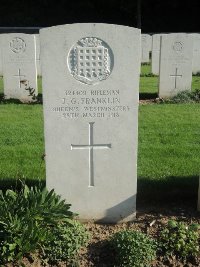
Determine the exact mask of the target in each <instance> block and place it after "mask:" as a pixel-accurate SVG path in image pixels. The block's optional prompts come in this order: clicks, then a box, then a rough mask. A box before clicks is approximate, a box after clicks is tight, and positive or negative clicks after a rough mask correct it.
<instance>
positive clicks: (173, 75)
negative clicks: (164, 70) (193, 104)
mask: <svg viewBox="0 0 200 267" xmlns="http://www.w3.org/2000/svg"><path fill="white" fill-rule="evenodd" d="M170 77H174V78H175V80H174V82H175V84H174V86H175V87H174V89H176V84H177V77H182V75H181V74H178V68H176V72H175V74H172V75H170Z"/></svg>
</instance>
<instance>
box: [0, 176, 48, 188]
mask: <svg viewBox="0 0 200 267" xmlns="http://www.w3.org/2000/svg"><path fill="white" fill-rule="evenodd" d="M24 184H26V185H28V186H29V187H31V186H39V187H41V188H43V187H45V186H46V181H45V180H39V179H29V178H27V179H25V178H23V179H15V178H7V179H1V180H0V190H2V191H6V190H7V189H12V190H16V191H17V190H20V189H21V188H22V187H23V185H24Z"/></svg>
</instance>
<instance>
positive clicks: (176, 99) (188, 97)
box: [161, 89, 200, 104]
mask: <svg viewBox="0 0 200 267" xmlns="http://www.w3.org/2000/svg"><path fill="white" fill-rule="evenodd" d="M161 102H162V103H168V104H173V103H174V104H178V103H199V102H200V89H195V90H194V91H189V90H185V91H182V92H179V93H178V94H177V95H175V96H173V97H172V98H170V99H163V100H162V101H161Z"/></svg>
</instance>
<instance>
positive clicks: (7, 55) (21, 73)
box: [2, 33, 37, 102]
mask: <svg viewBox="0 0 200 267" xmlns="http://www.w3.org/2000/svg"><path fill="white" fill-rule="evenodd" d="M2 36H3V37H2V39H3V40H2V45H3V49H2V53H3V78H4V94H5V97H6V98H7V99H9V98H14V99H20V100H21V101H24V102H31V101H34V100H35V97H36V96H37V71H36V45H35V36H34V35H30V34H22V33H9V34H3V35H2Z"/></svg>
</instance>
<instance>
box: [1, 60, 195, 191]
mask: <svg viewBox="0 0 200 267" xmlns="http://www.w3.org/2000/svg"><path fill="white" fill-rule="evenodd" d="M143 67H144V68H145V71H147V68H148V67H149V66H146V65H145V66H143ZM157 82H158V78H157V77H141V84H140V86H141V88H140V90H141V92H143V93H155V92H156V91H157V89H156V85H157ZM38 84H39V92H40V93H41V92H42V88H41V79H39V80H38ZM199 84H200V77H195V76H194V77H193V88H200V86H199ZM1 88H2V80H1V79H0V92H1V90H2V89H1ZM0 122H1V131H0V155H1V156H0V157H1V158H0V180H2V183H1V186H0V187H2V186H5V185H6V184H9V183H13V181H15V180H16V179H27V181H29V182H31V183H32V182H34V181H38V179H42V180H43V181H44V180H45V164H44V161H43V160H42V155H43V153H44V138H43V114H42V105H39V104H38V105H27V104H0ZM199 136H200V105H199V104H160V105H158V104H150V105H140V108H139V145H138V177H139V182H138V188H139V192H142V193H144V191H145V189H146V191H148V190H149V186H150V190H149V191H151V192H153V191H152V188H153V189H154V190H161V191H162V190H163V191H165V190H167V189H166V188H168V190H169V191H173V190H174V188H181V186H182V189H183V187H184V190H185V189H188V191H190V192H196V191H195V190H196V189H197V177H198V175H199V173H200V138H199ZM163 188H164V189H163ZM189 188H190V189H189ZM163 191H162V192H163Z"/></svg>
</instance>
